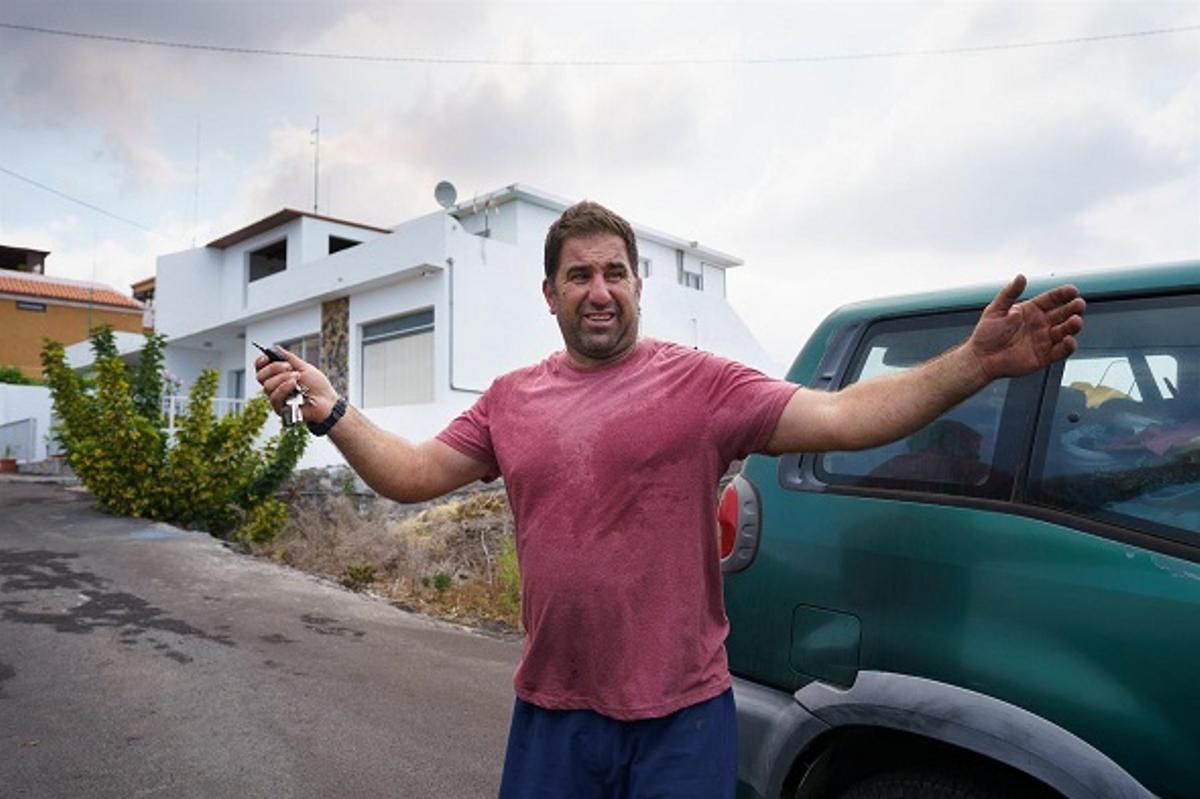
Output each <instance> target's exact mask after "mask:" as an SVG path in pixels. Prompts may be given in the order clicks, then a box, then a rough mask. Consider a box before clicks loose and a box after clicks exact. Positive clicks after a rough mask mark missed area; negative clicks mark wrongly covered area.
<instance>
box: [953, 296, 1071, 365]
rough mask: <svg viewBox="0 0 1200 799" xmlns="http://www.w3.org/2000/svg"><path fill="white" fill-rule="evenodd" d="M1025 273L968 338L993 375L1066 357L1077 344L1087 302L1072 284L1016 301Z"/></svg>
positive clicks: (990, 306)
mask: <svg viewBox="0 0 1200 799" xmlns="http://www.w3.org/2000/svg"><path fill="white" fill-rule="evenodd" d="M1024 290H1025V276H1024V275H1017V276H1016V277H1015V278H1013V280H1012V282H1011V283H1009V284H1008V285H1007V286H1005V287H1004V288H1003V289H1002V290H1001V291H1000V293H999V294H997V295H996V298H995V299H994V300H992V301H991V302H990V303H989V304H988V307H987V308H984V309H983V315H982V316H981V317H980V318H979V323H978V324H977V325H976V326H975V330H974V332H972V333H971V338H970V339H968V340H967V348H968V350H969V351H970V352H971V353H972V354H973V355H974V356H975V358H976V359H977V360H978V362H979V366H980V369H981V370H982V371H983V375H984V376H985V377H986V378H987V379H989V380H995V379H996V378H1000V377H1020V376H1021V375H1025V374H1029V373H1030V372H1033V371H1036V370H1038V369H1042V368H1045V367H1047V366H1049V365H1050V364H1052V363H1054V362H1056V361H1060V360H1062V359H1063V358H1067V357H1069V356H1070V355H1071V353H1073V352H1075V348H1076V347H1077V346H1078V345H1077V344H1076V342H1075V336H1076V335H1078V334H1079V331H1080V330H1082V329H1083V311H1084V309H1085V308H1086V307H1087V303H1085V302H1084V300H1083V298H1082V297H1080V296H1079V290H1078V289H1077V288H1075V287H1074V286H1070V285H1067V286H1059V287H1058V288H1055V289H1050V290H1049V291H1046V292H1043V293H1041V294H1039V295H1037V296H1036V297H1033V298H1032V299H1028V300H1025V301H1024V302H1017V298H1018V297H1020V296H1021V292H1022V291H1024Z"/></svg>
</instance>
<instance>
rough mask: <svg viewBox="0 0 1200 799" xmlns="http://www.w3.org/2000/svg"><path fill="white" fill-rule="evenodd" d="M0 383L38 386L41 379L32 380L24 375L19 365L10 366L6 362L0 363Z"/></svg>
mask: <svg viewBox="0 0 1200 799" xmlns="http://www.w3.org/2000/svg"><path fill="white" fill-rule="evenodd" d="M0 383H8V384H10V385H14V386H40V385H42V381H40V380H34V379H33V378H32V377H26V376H25V373H24V372H23V371H21V367H19V366H10V365H8V364H0Z"/></svg>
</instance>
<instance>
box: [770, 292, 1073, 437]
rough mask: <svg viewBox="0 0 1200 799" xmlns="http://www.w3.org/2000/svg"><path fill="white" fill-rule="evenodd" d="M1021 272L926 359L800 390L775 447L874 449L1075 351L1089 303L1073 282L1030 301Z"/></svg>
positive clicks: (782, 419)
mask: <svg viewBox="0 0 1200 799" xmlns="http://www.w3.org/2000/svg"><path fill="white" fill-rule="evenodd" d="M1024 290H1025V277H1024V276H1023V275H1017V277H1016V278H1014V279H1013V281H1012V282H1011V283H1009V284H1008V285H1007V286H1005V287H1004V289H1002V290H1001V291H1000V293H999V294H997V295H996V298H995V299H993V300H992V301H991V303H990V304H988V306H987V308H985V309H984V311H983V314H982V315H981V316H980V318H979V322H978V324H976V326H975V329H974V331H972V333H971V336H970V337H969V338H968V339H967V340H966V341H965V342H963V343H962V344H960V345H959V346H957V347H955V348H954V349H952V350H950V351H948V352H946V353H944V354H942V355H940V356H938V357H937V358H934V359H933V360H931V361H928V362H926V363H924V364H922V365H921V366H919V367H917V368H915V369H910V370H908V371H906V372H902V373H899V374H894V375H885V376H883V377H877V378H874V379H872V380H864V381H863V382H861V383H855V384H854V385H851V386H848V387H846V388H845V389H843V390H841V391H836V392H826V391H810V390H807V389H803V388H802V389H800V390H799V391H797V392H796V393H795V394H794V395H793V396H792V398H791V400H790V401H789V402H788V404H787V407H786V408H784V411H783V415H782V416H781V417H780V419H779V423H778V424H777V425H776V427H775V432H774V434H773V435H772V437H771V441H770V443H769V444H768V451H769V452H771V453H774V454H779V453H783V452H827V451H831V450H854V449H867V448H869V447H876V446H880V445H882V444H886V443H888V442H891V441H895V440H896V439H899V438H903V437H905V436H907V435H910V434H912V433H914V432H916V431H917V430H919V429H920V428H922V427H924V426H925V425H927V424H929V423H930V422H932V421H933V420H934V419H936V418H937V417H938V416H940V415H941V414H942V413H945V412H946V411H947V410H949V409H950V408H952V407H954V406H955V405H957V404H958V403H960V402H962V401H963V400H964V399H966V398H967V397H969V396H971V395H972V394H974V393H975V392H977V391H979V389H981V388H983V387H984V386H986V385H987V384H988V383H990V382H991V381H992V380H995V379H997V378H1001V377H1019V376H1021V375H1025V374H1028V373H1030V372H1033V371H1036V370H1038V369H1042V368H1045V367H1046V366H1049V365H1050V364H1052V363H1054V362H1056V361H1059V360H1062V359H1063V358H1066V357H1068V356H1070V354H1071V353H1073V352H1074V351H1075V347H1076V343H1075V336H1076V335H1078V334H1079V331H1080V330H1082V329H1083V311H1084V308H1085V307H1086V303H1085V302H1084V301H1083V298H1082V297H1080V296H1079V291H1078V290H1077V289H1076V288H1075V287H1074V286H1060V287H1059V288H1056V289H1051V290H1050V291H1047V292H1045V293H1043V294H1039V295H1038V296H1036V297H1033V298H1032V299H1029V300H1026V301H1025V302H1017V298H1018V297H1020V296H1021V292H1022V291H1024Z"/></svg>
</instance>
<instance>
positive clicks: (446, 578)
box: [433, 572, 454, 594]
mask: <svg viewBox="0 0 1200 799" xmlns="http://www.w3.org/2000/svg"><path fill="white" fill-rule="evenodd" d="M452 585H454V578H453V577H451V576H450V575H449V574H447V573H446V572H435V573H434V575H433V590H434V591H437V592H438V593H439V594H444V593H445V592H446V589H448V588H449V587H450V586H452Z"/></svg>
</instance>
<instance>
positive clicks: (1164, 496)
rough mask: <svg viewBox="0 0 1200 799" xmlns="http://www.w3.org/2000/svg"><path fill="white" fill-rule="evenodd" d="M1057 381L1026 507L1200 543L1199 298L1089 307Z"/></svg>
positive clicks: (1036, 449) (1037, 442) (1050, 394)
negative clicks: (1047, 508)
mask: <svg viewBox="0 0 1200 799" xmlns="http://www.w3.org/2000/svg"><path fill="white" fill-rule="evenodd" d="M1056 376H1057V379H1052V380H1051V382H1050V383H1049V384H1048V394H1047V397H1046V401H1045V403H1044V405H1043V413H1042V418H1041V420H1040V421H1039V424H1038V434H1037V438H1036V440H1035V444H1034V456H1033V461H1032V463H1031V469H1030V482H1029V491H1028V496H1029V498H1030V500H1031V501H1033V502H1036V503H1038V504H1042V505H1047V506H1050V507H1054V508H1058V509H1061V510H1066V511H1070V512H1073V513H1079V514H1081V515H1084V516H1087V517H1090V518H1094V519H1096V520H1099V521H1105V522H1109V523H1112V524H1118V525H1122V526H1125V527H1133V528H1135V529H1139V530H1143V531H1145V532H1149V533H1158V534H1162V535H1165V536H1167V537H1171V538H1177V539H1182V540H1185V541H1190V542H1191V543H1200V540H1198V539H1197V536H1200V297H1197V296H1195V295H1193V296H1188V297H1178V298H1168V299H1161V298H1160V299H1156V300H1154V301H1149V300H1134V301H1125V302H1111V303H1095V304H1093V305H1092V306H1089V308H1088V312H1087V320H1086V321H1085V323H1084V332H1083V334H1082V335H1081V337H1080V339H1079V349H1078V350H1077V351H1076V353H1075V354H1074V355H1073V356H1072V357H1071V358H1070V360H1068V361H1067V362H1066V363H1065V364H1063V366H1062V368H1061V369H1058V370H1055V372H1053V373H1052V374H1051V377H1052V378H1055V377H1056Z"/></svg>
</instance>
